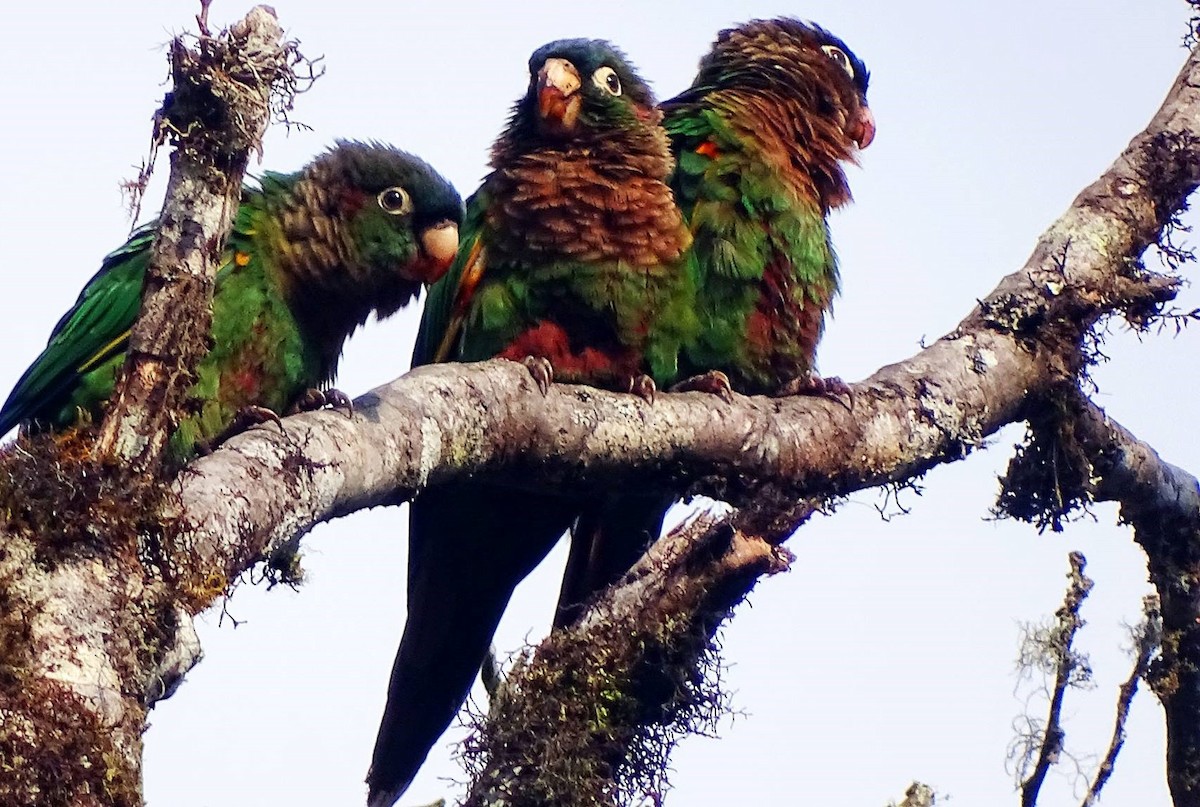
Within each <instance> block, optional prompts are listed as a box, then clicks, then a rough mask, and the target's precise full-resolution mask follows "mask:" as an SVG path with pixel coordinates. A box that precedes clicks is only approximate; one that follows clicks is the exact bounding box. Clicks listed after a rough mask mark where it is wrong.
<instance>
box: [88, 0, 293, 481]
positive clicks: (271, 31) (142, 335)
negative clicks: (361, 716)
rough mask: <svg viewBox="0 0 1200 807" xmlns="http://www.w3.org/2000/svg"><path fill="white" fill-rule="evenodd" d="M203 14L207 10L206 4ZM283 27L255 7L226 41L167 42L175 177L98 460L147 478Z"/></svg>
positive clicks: (191, 351)
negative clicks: (171, 80)
mask: <svg viewBox="0 0 1200 807" xmlns="http://www.w3.org/2000/svg"><path fill="white" fill-rule="evenodd" d="M206 11H207V9H206ZM289 55H290V52H289V49H288V48H287V47H286V46H285V45H284V42H283V29H282V28H280V26H279V23H278V21H277V20H276V19H275V13H274V11H272V10H271V9H270V8H269V7H267V6H256V7H255V8H253V9H252V10H251V11H250V13H249V14H247V15H246V18H245V19H244V20H242V21H241V22H239V23H237V24H236V25H234V26H233V27H232V28H230V29H229V31H227V32H226V33H225V34H224V35H223V36H220V37H210V36H207V35H202V36H200V37H199V38H198V39H197V40H196V47H195V48H194V49H193V48H190V47H188V46H187V44H185V42H184V40H183V39H181V38H176V39H175V40H174V41H173V42H172V43H171V76H172V79H173V83H174V89H173V90H172V91H171V92H170V93H168V94H167V97H166V99H165V100H164V101H163V106H162V109H160V110H159V112H158V115H157V116H156V119H155V120H156V127H157V131H156V132H155V141H156V143H158V142H162V141H168V140H169V141H170V142H171V143H172V144H173V145H174V151H172V153H171V178H170V182H169V184H168V186H167V199H166V204H165V205H164V207H163V211H162V214H161V215H160V216H159V230H158V237H157V238H156V239H155V242H154V246H153V248H152V252H151V257H150V266H149V269H148V271H147V273H146V284H145V287H144V288H143V290H142V310H141V313H140V314H139V315H138V320H137V322H136V323H135V324H134V327H133V331H132V333H131V334H130V338H129V350H128V353H127V356H126V359H125V367H124V368H123V370H122V372H121V377H120V378H119V379H118V381H117V393H116V395H115V397H114V399H113V406H112V408H111V409H110V410H109V413H108V416H107V417H106V418H105V420H104V425H103V427H102V428H101V431H100V436H99V438H98V440H97V444H96V456H97V458H98V459H100V460H102V461H105V462H108V463H109V464H112V465H119V466H121V467H123V468H126V469H129V470H130V471H131V472H132V473H133V474H146V475H149V474H152V473H153V472H154V471H155V470H156V469H157V466H158V461H159V457H160V455H161V454H162V451H163V448H164V447H165V445H166V441H167V437H168V436H169V435H170V433H171V428H170V427H171V426H172V425H173V424H174V423H176V422H177V421H178V415H179V411H180V407H181V405H182V402H183V394H184V392H185V391H186V390H187V388H188V385H189V384H190V382H191V378H192V372H193V371H194V370H195V368H196V365H197V364H198V363H199V361H200V359H201V358H202V357H203V356H204V354H205V352H206V351H207V350H208V346H207V343H208V335H209V331H210V329H211V324H212V288H213V276H214V275H215V273H216V269H217V266H218V265H219V263H220V256H221V250H222V249H223V248H224V244H225V239H226V238H227V237H228V235H229V230H230V228H231V227H232V226H233V216H234V214H235V213H236V212H237V208H238V200H239V198H240V196H241V189H242V179H243V177H244V176H245V173H246V165H247V163H248V162H249V159H250V153H251V152H252V151H261V149H262V136H263V134H264V133H265V132H266V129H267V124H268V123H269V122H270V119H271V100H272V96H273V94H275V93H276V92H278V91H279V88H280V86H281V85H286V81H287V79H288V78H289V77H291V76H292V70H291V66H290V64H289V63H288V59H289Z"/></svg>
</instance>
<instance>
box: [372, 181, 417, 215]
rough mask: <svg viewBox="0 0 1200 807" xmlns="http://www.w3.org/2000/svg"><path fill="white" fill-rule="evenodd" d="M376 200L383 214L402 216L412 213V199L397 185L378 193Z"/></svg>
mask: <svg viewBox="0 0 1200 807" xmlns="http://www.w3.org/2000/svg"><path fill="white" fill-rule="evenodd" d="M378 199H379V206H380V207H381V208H383V210H384V212H386V213H391V214H392V215H393V216H403V215H406V214H408V213H411V212H412V197H411V196H409V195H408V191H406V190H404V188H401V187H400V186H399V185H393V186H392V187H390V188H387V189H385V190H383V191H380V193H379V196H378Z"/></svg>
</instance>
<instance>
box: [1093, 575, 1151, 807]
mask: <svg viewBox="0 0 1200 807" xmlns="http://www.w3.org/2000/svg"><path fill="white" fill-rule="evenodd" d="M1142 613H1143V619H1142V623H1141V624H1140V625H1138V627H1137V628H1136V629H1135V630H1134V631H1133V640H1134V648H1133V650H1134V660H1133V670H1132V671H1131V672H1130V673H1129V678H1127V679H1125V683H1123V684H1121V688H1120V690H1119V691H1118V693H1117V717H1116V722H1115V723H1114V725H1113V736H1112V741H1111V742H1110V743H1109V745H1108V751H1107V752H1106V753H1105V754H1104V759H1103V760H1101V762H1100V767H1099V768H1098V769H1097V770H1096V778H1095V779H1094V780H1093V781H1092V784H1091V786H1090V787H1089V788H1088V792H1087V796H1085V797H1084V799H1083V807H1091V805H1093V804H1095V803H1096V801H1097V799H1099V798H1100V791H1101V790H1103V789H1104V785H1105V784H1107V783H1108V779H1109V777H1110V776H1112V773H1113V769H1114V768H1115V767H1116V763H1117V755H1118V754H1120V753H1121V746H1123V745H1124V744H1125V722H1126V721H1127V720H1128V719H1129V706H1130V704H1132V703H1133V696H1134V695H1136V694H1137V688H1138V681H1140V680H1141V679H1142V678H1143V677H1144V676H1145V675H1146V674H1147V673H1148V672H1149V670H1150V659H1152V658H1153V657H1154V654H1155V653H1156V652H1157V651H1158V647H1159V642H1160V641H1161V640H1162V612H1161V609H1160V607H1159V602H1158V596H1157V595H1154V594H1150V595H1147V596H1146V597H1145V598H1144V599H1143V600H1142Z"/></svg>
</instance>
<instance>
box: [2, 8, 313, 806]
mask: <svg viewBox="0 0 1200 807" xmlns="http://www.w3.org/2000/svg"><path fill="white" fill-rule="evenodd" d="M290 54H291V50H290V46H287V45H285V44H284V43H283V42H282V29H281V28H280V26H279V24H278V22H277V21H276V19H275V15H274V13H273V12H272V11H271V10H270V9H268V8H267V7H265V6H260V7H257V8H255V9H253V10H252V11H251V12H250V14H249V15H247V16H246V18H245V19H243V20H242V21H240V22H239V23H237V24H236V25H234V26H233V27H232V28H231V29H230V30H229V31H227V32H224V33H222V34H220V35H217V36H213V35H209V34H208V32H207V31H205V32H204V33H203V34H202V35H201V36H200V37H198V38H197V39H196V41H195V47H194V48H192V47H188V46H187V45H185V44H184V42H183V41H182V40H176V41H175V42H174V43H173V44H172V46H171V65H172V73H173V79H174V89H173V90H172V92H171V93H169V94H168V96H167V99H166V101H165V102H164V104H163V109H162V110H161V111H160V113H159V116H158V118H157V121H156V127H157V129H156V132H155V135H154V137H155V141H156V143H158V142H166V141H168V140H169V141H171V142H172V143H173V145H174V146H175V151H174V153H173V154H172V158H171V161H172V173H171V181H170V185H169V187H168V190H167V201H166V205H165V207H164V209H163V213H162V215H161V217H160V226H159V230H158V232H159V235H158V238H157V240H156V242H155V245H154V248H153V254H152V257H151V259H150V267H149V271H148V276H147V281H146V286H145V289H144V297H143V305H142V313H141V315H140V316H139V319H138V321H137V324H136V325H135V327H134V329H133V332H132V335H131V337H130V342H129V350H128V356H129V358H128V362H127V365H126V368H125V370H124V380H123V381H122V382H121V383H120V384H119V389H120V394H119V396H118V399H117V400H116V401H115V403H114V406H113V409H112V411H111V412H110V415H109V417H108V418H107V419H106V421H105V423H104V425H103V427H102V428H101V430H100V436H99V439H98V441H97V443H96V444H94V445H93V444H92V443H91V441H90V440H89V439H88V438H87V437H86V436H84V435H83V434H82V433H81V432H72V433H69V434H66V435H62V436H60V437H57V438H52V437H51V436H48V435H45V436H42V437H38V438H33V439H23V440H22V441H19V442H18V443H17V444H16V445H14V446H10V447H7V448H6V450H5V451H4V452H3V454H2V456H0V804H6V805H7V804H14V805H16V804H38V805H83V807H90V805H98V806H111V805H130V806H131V807H132V806H133V805H140V804H141V802H142V797H141V764H142V760H141V751H142V735H143V733H144V732H145V729H146V715H147V710H148V708H149V706H150V705H151V704H153V702H154V701H155V700H157V699H159V698H162V697H165V696H166V695H167V694H169V693H170V692H171V691H172V689H173V688H174V687H175V686H176V685H177V684H178V681H179V680H180V678H181V676H182V675H183V673H184V672H185V671H186V670H187V669H189V668H190V667H191V666H192V665H194V664H195V661H196V660H197V658H198V657H199V653H200V650H199V644H198V642H197V641H196V638H195V634H194V631H193V630H192V624H191V614H192V613H193V611H190V610H189V609H188V607H187V606H188V605H189V604H190V603H191V602H193V601H194V600H195V599H196V598H195V597H191V598H189V597H188V596H186V591H185V590H184V589H182V588H181V587H179V586H178V585H177V580H176V579H174V578H175V574H174V571H175V570H173V569H171V568H170V566H169V562H168V560H167V559H166V558H165V556H164V552H163V546H164V545H163V542H162V538H163V536H165V535H167V534H169V533H170V528H169V525H168V524H167V523H166V522H165V521H164V520H163V518H162V517H161V515H160V514H159V513H158V512H157V507H158V504H159V503H160V502H161V499H162V492H163V486H162V485H160V484H157V482H156V480H157V475H156V471H157V470H158V457H159V455H160V453H161V450H162V448H163V446H164V445H165V442H166V438H167V435H168V433H169V431H170V428H171V425H172V423H173V422H174V420H175V418H176V417H177V415H178V413H179V409H180V406H181V403H182V400H183V391H184V390H185V389H186V387H187V385H188V384H189V383H190V378H191V375H190V371H191V368H192V367H194V365H195V363H196V361H197V359H198V358H199V357H200V356H201V355H202V354H203V352H204V351H205V350H206V349H207V341H208V320H209V299H210V298H211V283H212V276H213V272H214V270H215V267H216V263H217V257H218V255H219V254H220V251H221V245H222V243H223V241H224V239H225V235H226V233H227V232H228V230H229V228H230V224H231V221H232V215H233V212H234V211H235V210H236V208H237V204H238V198H239V193H240V188H241V182H242V176H243V173H244V171H245V168H246V165H247V161H248V157H249V153H250V152H251V151H252V150H254V149H257V148H258V144H259V142H260V139H261V136H262V133H263V130H264V129H265V128H266V125H267V122H268V120H269V118H270V116H271V113H272V110H273V109H278V106H279V98H278V97H277V96H278V93H279V91H280V87H281V86H284V87H286V86H288V82H289V79H288V78H287V77H288V76H290V75H291V66H290V64H289V60H290V59H291V55H290ZM97 461H99V463H98V462H97ZM181 592H182V593H181Z"/></svg>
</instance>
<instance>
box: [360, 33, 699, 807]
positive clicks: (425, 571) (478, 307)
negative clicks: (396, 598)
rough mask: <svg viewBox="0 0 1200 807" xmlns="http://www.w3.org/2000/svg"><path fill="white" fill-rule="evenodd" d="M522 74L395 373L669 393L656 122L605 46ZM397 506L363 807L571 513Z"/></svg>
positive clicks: (426, 497) (622, 63)
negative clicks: (401, 617)
mask: <svg viewBox="0 0 1200 807" xmlns="http://www.w3.org/2000/svg"><path fill="white" fill-rule="evenodd" d="M529 71H530V84H529V88H528V91H527V92H526V94H525V96H524V97H523V98H522V99H521V100H519V101H518V102H517V104H516V106H515V107H514V110H513V114H512V117H511V119H510V121H509V124H508V127H507V128H506V129H505V131H504V132H503V133H502V134H501V136H500V137H499V139H498V140H497V142H496V144H495V146H494V147H493V150H492V159H491V165H492V169H493V170H492V172H491V173H490V174H489V175H488V176H487V178H486V179H485V180H484V182H483V185H482V187H481V188H480V189H479V190H478V192H476V194H475V195H474V196H473V197H472V198H471V199H470V200H468V203H467V215H466V219H465V223H464V225H463V234H462V239H461V242H460V245H459V256H458V259H457V260H456V261H455V264H454V266H453V267H452V268H451V270H450V272H449V273H448V274H447V276H446V277H445V278H444V279H443V280H442V281H441V283H439V284H437V285H436V286H435V287H434V288H433V289H432V290H431V292H430V298H429V301H428V303H427V304H426V307H425V315H424V318H423V320H422V323H421V331H420V334H419V335H418V340H417V349H416V355H415V357H414V362H413V363H414V365H416V364H424V363H428V362H432V361H447V360H456V361H473V360H479V359H487V358H492V357H496V356H500V357H506V358H510V359H514V360H524V359H526V358H528V357H533V358H534V359H536V360H538V361H539V362H540V361H548V362H549V364H550V365H551V366H552V368H553V374H554V376H555V378H557V379H558V380H563V381H572V382H579V383H587V384H592V385H596V386H603V387H608V388H612V389H617V390H628V389H631V388H632V389H636V390H638V391H640V392H641V393H642V394H647V393H648V392H650V390H651V389H652V388H653V385H652V384H650V383H649V382H647V381H646V379H650V380H651V381H653V382H654V383H657V384H667V383H670V382H671V381H673V380H674V379H675V377H676V376H677V361H678V353H679V349H680V346H681V345H682V344H683V343H684V342H685V341H687V340H688V339H691V338H694V335H695V328H696V318H695V315H694V311H693V300H694V294H695V289H694V285H693V279H692V277H691V276H690V275H689V274H688V272H687V271H686V267H685V265H684V259H685V255H686V250H687V248H688V246H689V243H690V240H691V238H690V235H689V233H688V231H687V228H686V227H685V225H684V223H683V219H682V216H681V214H680V211H679V209H678V207H677V206H676V204H675V202H674V199H673V197H672V194H671V191H670V188H669V187H668V186H667V184H666V180H667V177H668V176H669V174H670V172H671V170H672V167H673V161H672V159H671V157H670V153H669V148H668V142H667V138H666V134H665V132H664V131H663V130H662V128H661V126H660V120H661V112H660V111H659V110H658V109H657V108H656V106H655V102H654V98H653V96H652V94H651V92H650V90H649V88H648V87H647V86H646V84H645V82H643V81H642V80H641V79H640V78H639V77H638V75H637V74H636V73H635V72H634V70H633V68H632V67H631V66H630V65H629V63H628V61H627V60H626V59H625V57H624V56H623V55H622V54H621V53H620V52H619V51H617V50H616V49H615V48H614V47H613V46H611V45H610V44H609V43H607V42H603V41H599V40H586V39H571V40H562V41H558V42H553V43H551V44H549V45H546V46H544V47H542V48H540V49H538V50H537V51H536V52H535V53H534V54H533V56H532V57H531V59H530V62H529ZM538 366H539V365H538V364H536V363H535V364H534V365H533V366H532V367H531V369H536V368H537V367H538ZM547 380H548V379H546V378H542V379H540V383H545V382H546V381H547ZM411 507H412V510H411V515H410V528H409V539H410V544H409V576H408V620H407V623H406V624H405V628H404V635H403V638H402V639H401V643H400V648H399V650H398V652H397V656H396V661H395V665H394V667H393V670H392V676H391V681H390V684H389V689H388V703H387V708H386V711H385V713H384V716H383V720H382V723H381V725H380V729H379V736H378V738H377V740H376V745H375V752H374V756H373V759H372V763H371V769H370V773H369V774H368V776H367V782H368V785H369V788H370V795H369V803H370V805H372V807H380V806H381V805H390V804H392V803H393V802H394V801H395V800H396V798H398V797H399V795H400V794H401V793H403V792H404V790H405V789H406V788H407V787H408V785H409V783H410V782H411V781H412V778H413V776H414V775H415V774H416V772H417V770H418V768H419V767H420V765H421V763H422V762H423V761H424V759H425V756H426V754H427V753H428V751H429V749H430V747H431V746H432V744H433V743H434V742H435V741H436V740H437V738H438V737H439V736H440V735H441V733H442V732H443V731H444V730H445V728H446V727H447V726H448V725H449V723H450V721H451V720H452V719H453V717H454V715H455V713H456V712H457V711H458V708H459V707H460V706H461V705H462V703H463V701H464V700H465V698H466V696H467V692H468V690H469V689H470V686H471V682H472V680H473V678H474V676H475V674H476V673H477V672H478V671H479V666H480V662H481V661H482V659H483V658H484V654H485V652H486V650H487V646H488V642H489V640H490V639H491V637H492V634H493V632H494V631H495V629H496V625H497V623H498V621H499V618H500V615H501V613H502V612H503V610H504V608H505V606H506V605H507V603H508V600H509V597H510V595H511V594H512V590H513V587H514V586H515V585H516V584H517V583H518V582H519V581H520V580H521V579H522V578H524V577H525V575H527V574H528V573H529V572H530V570H532V568H533V567H534V566H535V565H536V564H537V563H538V562H539V561H540V560H542V558H543V557H544V556H545V555H546V553H547V552H548V551H549V549H550V547H551V546H552V545H553V544H554V542H555V541H556V540H558V538H559V537H560V536H561V535H562V534H563V533H564V532H565V531H566V530H567V528H568V526H569V525H570V522H571V520H572V519H573V518H574V515H575V513H576V512H578V509H579V507H580V502H579V500H577V499H572V498H571V497H568V496H553V495H547V494H536V493H533V492H531V491H529V490H527V489H526V490H522V489H520V488H519V487H518V486H516V485H515V484H514V485H513V486H512V487H506V486H504V485H501V484H485V483H481V482H472V481H464V482H459V483H454V484H447V485H441V486H438V487H434V488H430V489H428V490H426V491H424V492H422V493H421V494H420V495H419V496H418V498H417V499H415V500H414V501H413V503H412V505H411Z"/></svg>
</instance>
